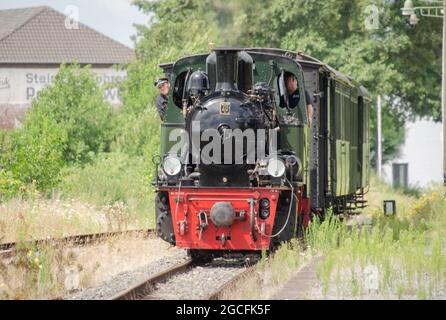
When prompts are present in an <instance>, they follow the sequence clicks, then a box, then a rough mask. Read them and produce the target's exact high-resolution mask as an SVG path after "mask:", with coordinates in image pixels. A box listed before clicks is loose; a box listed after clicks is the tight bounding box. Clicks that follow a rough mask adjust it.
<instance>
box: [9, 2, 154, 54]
mask: <svg viewBox="0 0 446 320" xmlns="http://www.w3.org/2000/svg"><path fill="white" fill-rule="evenodd" d="M131 2H132V0H0V9H12V8H25V7H36V6H42V5H46V6H50V7H52V8H54V9H56V10H58V11H60V12H62V13H64V12H65V10H66V9H67V7H68V6H76V7H77V8H79V21H80V22H82V23H84V24H86V25H88V26H90V27H92V28H93V29H96V30H98V31H100V32H102V33H104V34H105V35H107V36H109V37H111V38H113V39H115V40H117V41H119V42H121V43H123V44H125V45H127V46H129V47H133V42H132V41H131V40H130V36H132V35H133V34H135V28H134V27H133V24H134V23H137V24H141V23H147V21H148V17H147V16H146V15H143V14H142V13H140V12H139V11H138V9H137V8H136V7H134V6H132V5H131ZM0 23H1V21H0Z"/></svg>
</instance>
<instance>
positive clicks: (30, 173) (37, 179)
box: [2, 116, 67, 197]
mask: <svg viewBox="0 0 446 320" xmlns="http://www.w3.org/2000/svg"><path fill="white" fill-rule="evenodd" d="M34 120H35V121H36V122H37V123H36V125H33V126H28V127H27V128H26V129H25V130H23V131H21V132H18V133H17V134H15V135H14V136H13V137H14V138H13V139H12V141H11V142H10V144H9V146H8V150H7V151H6V153H5V154H4V155H3V157H2V162H3V164H4V166H5V169H4V172H9V173H4V174H3V176H4V177H5V176H8V177H9V178H8V181H9V182H7V183H5V184H4V186H5V185H6V184H7V185H8V186H9V187H8V190H9V191H8V192H7V193H8V197H11V196H13V194H14V192H17V191H18V186H19V185H21V187H25V186H27V185H30V184H35V185H36V187H37V188H38V189H39V190H43V191H46V190H49V189H51V188H53V187H54V186H56V185H57V183H59V181H60V170H61V169H62V168H63V167H64V161H63V151H64V147H65V143H66V141H67V135H66V132H65V130H64V129H63V128H62V127H61V126H60V125H58V124H57V123H55V122H54V121H53V120H51V119H49V118H46V117H44V116H39V117H35V118H34ZM5 189H6V187H5Z"/></svg>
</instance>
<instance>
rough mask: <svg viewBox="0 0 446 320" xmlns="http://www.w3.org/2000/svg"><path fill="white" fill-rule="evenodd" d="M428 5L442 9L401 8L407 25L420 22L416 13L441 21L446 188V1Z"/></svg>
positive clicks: (445, 175)
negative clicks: (440, 5)
mask: <svg viewBox="0 0 446 320" xmlns="http://www.w3.org/2000/svg"><path fill="white" fill-rule="evenodd" d="M424 2H429V3H437V4H443V6H442V7H439V6H438V7H433V6H432V7H431V6H425V7H414V5H413V1H412V0H406V1H404V7H403V8H401V13H402V15H403V16H409V17H410V18H409V23H410V24H411V25H413V26H414V25H416V24H418V22H419V21H420V19H419V18H418V16H417V12H419V14H420V15H421V16H423V17H430V18H441V19H443V54H442V55H443V63H442V65H443V67H442V68H443V70H442V85H441V108H442V110H443V184H444V185H445V186H446V18H445V15H444V8H446V0H443V1H435V0H431V1H424Z"/></svg>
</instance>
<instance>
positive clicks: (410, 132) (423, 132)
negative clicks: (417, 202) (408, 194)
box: [383, 120, 443, 187]
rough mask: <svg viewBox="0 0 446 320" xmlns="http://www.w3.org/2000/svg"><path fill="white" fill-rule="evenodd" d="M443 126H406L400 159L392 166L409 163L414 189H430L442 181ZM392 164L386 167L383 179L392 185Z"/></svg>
mask: <svg viewBox="0 0 446 320" xmlns="http://www.w3.org/2000/svg"><path fill="white" fill-rule="evenodd" d="M442 133H443V131H442V124H441V123H435V122H433V121H430V120H419V121H416V122H411V123H408V124H407V125H406V140H405V143H404V145H403V146H402V148H401V153H400V157H399V158H398V159H396V160H394V161H392V163H407V164H408V182H409V186H412V187H427V186H429V185H430V184H432V183H442V182H443V136H442ZM392 163H390V164H388V165H385V166H383V171H384V179H385V181H386V182H388V183H392V180H393V177H392Z"/></svg>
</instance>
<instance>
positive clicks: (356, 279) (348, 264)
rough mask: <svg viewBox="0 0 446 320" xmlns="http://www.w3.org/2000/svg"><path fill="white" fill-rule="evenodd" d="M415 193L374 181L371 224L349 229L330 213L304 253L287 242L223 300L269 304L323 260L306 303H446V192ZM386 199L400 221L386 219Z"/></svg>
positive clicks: (314, 226)
mask: <svg viewBox="0 0 446 320" xmlns="http://www.w3.org/2000/svg"><path fill="white" fill-rule="evenodd" d="M417 192H420V191H417ZM417 192H413V191H412V192H407V191H405V190H394V189H392V188H391V187H389V186H387V185H385V184H383V183H382V182H380V181H379V180H378V179H377V178H375V177H373V179H372V187H371V189H370V193H369V195H368V199H369V200H370V207H369V208H367V210H365V213H364V217H363V219H362V221H368V220H369V221H370V222H371V223H370V224H367V225H362V226H358V225H355V224H353V225H349V224H347V223H346V221H341V220H340V219H338V218H337V217H334V216H332V215H330V214H329V215H328V218H327V219H325V220H324V221H323V222H320V221H317V220H314V221H313V222H312V223H311V226H310V228H309V229H308V230H307V234H306V245H307V246H308V248H307V250H306V251H302V249H301V248H300V246H298V245H296V244H294V245H293V244H284V245H283V246H282V247H281V248H280V249H279V250H278V251H277V252H276V253H275V254H274V255H272V256H270V257H269V258H268V259H263V260H262V261H261V263H259V265H258V266H257V272H256V273H255V274H253V275H252V276H250V277H247V278H246V279H244V281H243V282H241V284H240V285H238V286H237V287H236V288H233V289H232V290H230V291H229V292H228V293H227V295H226V297H225V298H227V299H271V298H272V297H274V294H275V293H276V292H277V291H278V290H280V289H281V287H282V286H283V285H284V284H285V283H286V282H287V281H288V280H289V279H290V278H291V277H292V276H293V275H294V274H296V272H297V271H298V270H299V269H300V268H301V267H302V265H303V264H304V263H305V262H307V261H309V260H310V259H311V258H312V257H315V256H317V255H322V256H323V257H324V259H323V260H322V261H321V262H320V263H319V264H318V265H317V267H316V270H315V271H316V275H317V283H315V285H314V287H313V288H312V289H311V290H310V291H309V292H308V293H307V294H306V296H305V297H306V298H308V299H445V298H446V237H445V234H446V215H445V213H446V200H445V197H444V196H443V195H444V194H445V190H444V189H442V188H440V187H437V188H432V189H430V190H425V192H424V194H422V196H421V197H420V198H416V195H417ZM383 200H396V201H397V206H398V214H397V216H396V217H385V216H384V213H383V207H382V201H383ZM358 220H361V219H358Z"/></svg>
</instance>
